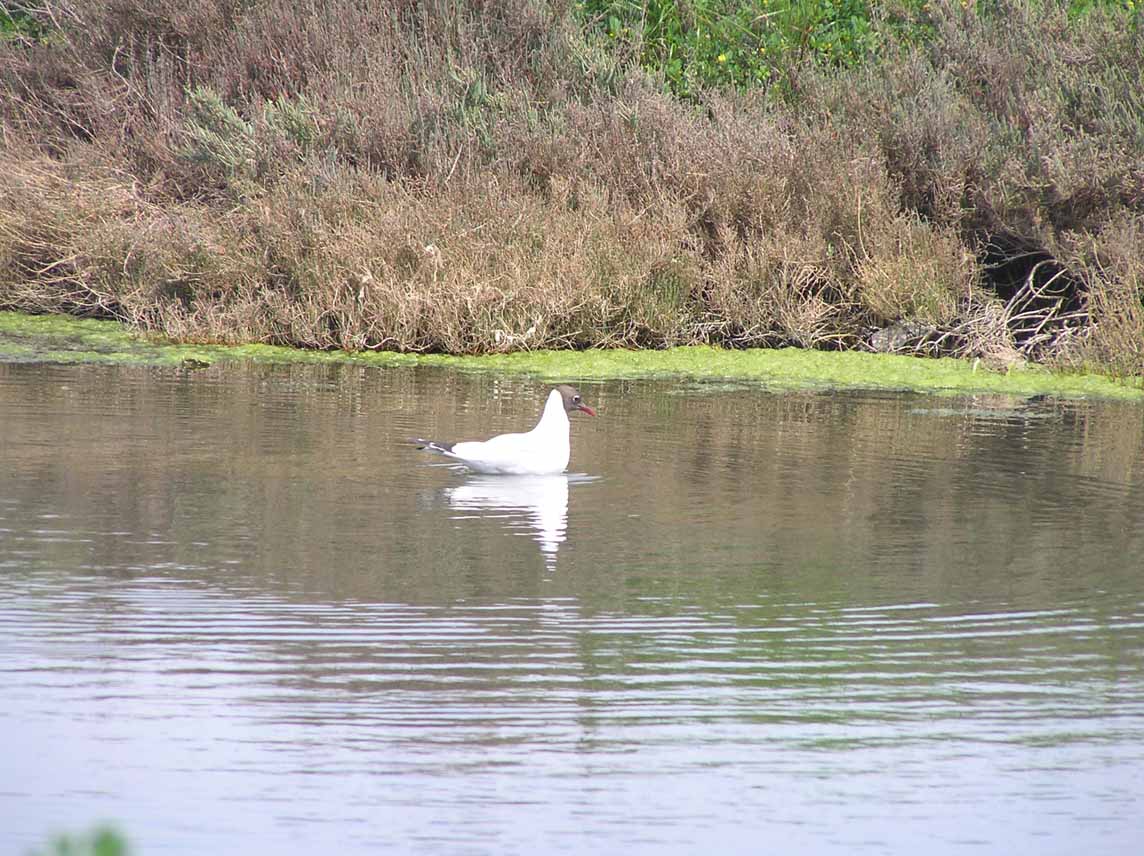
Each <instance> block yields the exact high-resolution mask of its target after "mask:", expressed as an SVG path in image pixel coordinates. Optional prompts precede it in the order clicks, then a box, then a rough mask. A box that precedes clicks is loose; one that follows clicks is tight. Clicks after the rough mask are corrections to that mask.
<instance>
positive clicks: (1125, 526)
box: [0, 363, 1144, 854]
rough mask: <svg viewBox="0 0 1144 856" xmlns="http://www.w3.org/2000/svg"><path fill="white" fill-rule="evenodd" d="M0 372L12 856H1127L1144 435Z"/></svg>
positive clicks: (151, 372) (722, 402)
mask: <svg viewBox="0 0 1144 856" xmlns="http://www.w3.org/2000/svg"><path fill="white" fill-rule="evenodd" d="M580 389H581V391H582V392H583V393H584V396H585V400H586V401H587V402H588V403H589V404H591V405H593V406H595V407H597V408H598V409H599V416H598V417H597V418H595V419H592V418H588V417H586V416H584V417H581V416H576V417H574V418H573V420H572V421H573V425H572V433H573V439H572V463H571V465H570V468H569V474H568V475H567V476H556V477H545V478H532V479H529V478H511V477H510V478H505V477H501V478H498V477H488V476H475V475H467V474H465V473H463V472H459V471H457V470H456V469H455V468H453V467H450V466H448V465H447V462H446V461H445V460H443V459H442V458H439V457H434V456H431V455H429V454H427V453H424V452H418V451H416V450H415V449H413V448H412V447H411V446H410V445H408V444H407V443H406V440H407V438H409V437H411V436H432V437H438V438H440V439H444V440H450V439H468V438H477V437H484V436H488V435H490V434H492V433H499V432H503V431H510V430H522V429H524V428H527V427H530V426H531V424H532V423H533V422H534V421H535V419H536V416H537V414H538V413H539V410H540V407H541V405H542V403H543V400H544V396H545V394H546V392H547V388H546V386H545V385H544V384H543V383H541V382H538V381H536V380H532V379H529V378H527V377H509V378H506V377H504V376H499V375H495V374H491V373H465V372H459V371H453V370H446V369H440V368H425V367H402V366H397V367H390V368H377V367H363V366H354V365H273V364H265V365H260V364H253V363H247V364H244V363H230V364H225V365H218V366H211V367H208V368H202V369H198V370H194V369H191V368H179V367H153V366H152V367H147V366H117V365H87V366H85V365H72V366H57V365H44V364H35V363H30V364H0V672H2V676H3V677H2V681H3V684H2V685H3V688H4V693H3V695H4V702H3V704H2V705H0V757H3V758H4V762H3V763H4V775H3V779H2V785H0V789H2V804H3V812H2V814H3V817H4V823H3V829H2V830H0V850H3V851H4V852H14V853H25V852H27V851H29V850H30V849H32V848H34V847H37V846H41V845H43V843H44V842H45V841H47V840H48V838H49V837H50V835H51V834H53V833H55V832H59V831H77V830H83V829H87V828H90V826H91V825H92V824H94V823H95V822H97V821H103V820H107V821H112V822H113V823H114V824H115V826H116V827H117V828H118V829H119V830H121V831H122V832H123V834H124V835H125V836H126V837H127V839H128V841H129V843H130V844H131V845H132V846H133V848H134V852H137V853H142V854H183V853H186V854H192V853H193V854H201V853H257V852H266V853H271V852H272V853H279V854H281V853H302V852H337V853H351V854H352V853H378V852H387V851H389V852H410V851H415V852H420V853H450V854H451V853H494V852H495V853H521V854H526V853H527V854H531V853H540V852H567V853H588V852H591V853H611V852H621V851H622V852H628V853H656V854H661V853H694V852H697V851H698V850H700V849H701V848H711V849H714V850H715V851H717V852H764V851H771V852H779V853H792V852H798V853H803V854H816V853H832V854H833V853H838V854H843V853H844V854H864V853H870V854H874V853H886V852H913V851H918V852H926V853H955V852H956V853H961V852H967V851H977V852H981V853H997V852H1014V853H1028V852H1036V853H1039V854H1044V853H1062V854H1064V853H1076V852H1078V851H1082V850H1088V851H1092V852H1105V853H1125V852H1131V851H1132V850H1133V848H1135V847H1137V846H1138V844H1139V841H1140V840H1141V837H1142V836H1144V805H1142V802H1144V800H1142V798H1141V794H1144V570H1142V569H1144V527H1142V526H1141V522H1142V521H1144V407H1141V406H1140V405H1139V404H1138V403H1129V402H1113V401H1103V402H1098V401H1062V400H1055V399H1052V398H1043V397H1033V398H1013V397H1006V396H1000V395H998V396H978V397H938V396H924V395H917V394H907V393H889V392H884V393H873V392H850V393H844V392H823V391H819V392H791V391H785V392H778V391H774V390H769V389H767V388H765V387H763V386H759V385H757V384H751V383H746V382H744V383H720V382H714V381H709V382H699V381H686V380H676V381H667V380H655V381H653V380H640V381H608V382H593V383H582V384H580Z"/></svg>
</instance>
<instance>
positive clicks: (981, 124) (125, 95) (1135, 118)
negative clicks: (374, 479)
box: [0, 0, 1144, 375]
mask: <svg viewBox="0 0 1144 856" xmlns="http://www.w3.org/2000/svg"><path fill="white" fill-rule="evenodd" d="M604 5H606V4H593V3H572V2H559V0H549V1H548V2H541V0H509V2H505V3H502V4H483V3H478V2H467V0H448V2H447V0H424V2H409V3H400V4H386V3H369V2H365V3H362V2H353V0H330V2H328V3H324V4H310V3H306V2H301V0H263V2H258V3H246V2H237V0H180V2H174V0H149V2H143V0H121V2H117V3H114V4H106V3H96V2H94V0H92V2H88V0H74V2H69V3H57V2H53V0H48V2H46V3H43V4H37V5H36V6H35V7H34V8H33V7H32V6H29V7H28V9H29V10H30V11H28V12H26V13H22V17H21V20H22V21H24V22H29V21H32V20H34V21H35V22H36V23H35V25H34V27H33V25H32V24H31V23H24V24H22V25H21V26H22V28H23V29H22V30H20V31H14V32H13V34H12V35H11V36H8V37H6V38H5V39H4V40H3V41H0V117H2V120H3V124H4V130H3V138H2V140H0V307H7V308H17V309H23V310H31V311H40V312H67V313H72V314H79V315H86V316H97V317H109V318H117V319H121V320H124V321H126V322H127V323H128V324H130V325H133V326H135V327H137V328H140V329H143V330H152V331H162V332H164V333H166V334H168V335H170V336H172V337H174V338H176V339H179V340H182V341H185V342H190V343H230V344H237V343H264V344H281V345H294V346H301V347H305V348H315V349H349V350H382V351H401V352H438V353H448V354H486V353H508V352H515V351H530V350H536V349H585V348H597V347H602V348H608V347H615V346H625V347H644V348H667V347H671V346H677V345H718V346H725V347H735V348H745V347H758V346H777V345H797V346H802V347H807V348H816V349H849V350H858V351H863V350H864V351H871V350H884V351H898V352H903V353H921V354H928V355H954V356H966V357H974V358H977V357H979V358H982V360H983V364H984V365H987V366H992V367H996V368H1007V367H1009V366H1012V365H1017V364H1020V363H1021V362H1022V361H1025V360H1028V361H1033V362H1044V363H1049V364H1052V365H1054V366H1057V367H1069V368H1073V369H1090V370H1099V371H1103V372H1107V373H1112V374H1119V375H1140V374H1141V373H1144V118H1142V117H1144V95H1142V94H1141V89H1140V87H1139V85H1138V84H1139V80H1140V79H1142V78H1144V28H1142V27H1141V14H1140V12H1139V11H1137V10H1136V9H1135V7H1134V5H1133V4H1131V3H1112V4H1106V3H1097V4H1092V8H1088V9H1081V8H1080V7H1081V6H1082V5H1083V4H1075V3H1074V4H1072V5H1071V6H1070V5H1066V4H1059V3H1056V2H1036V3H1010V2H1000V3H988V4H985V3H978V4H972V3H971V4H967V5H966V6H964V7H963V6H962V5H961V4H960V3H945V2H940V0H939V2H934V3H930V4H927V5H925V6H921V5H919V4H914V3H901V4H898V5H893V4H877V5H875V6H873V7H871V6H868V5H864V4H861V8H862V9H863V15H864V16H865V17H863V18H862V21H863V22H864V23H863V24H862V26H861V27H858V30H855V31H854V32H853V33H851V35H850V36H849V37H848V38H849V41H848V42H846V44H847V45H848V47H847V48H846V51H845V52H844V53H839V50H841V49H840V48H838V49H834V50H833V52H832V49H831V47H830V45H833V44H834V42H831V41H830V39H829V36H828V35H827V36H821V35H820V34H819V30H814V31H812V30H810V29H809V28H808V27H809V25H807V26H806V27H804V29H802V30H798V29H797V28H796V29H793V30H789V26H791V25H790V24H789V21H790V20H791V19H790V16H789V15H788V16H787V17H786V18H783V17H782V16H778V17H769V16H768V15H761V16H755V17H750V18H748V19H744V20H746V21H747V23H748V24H749V26H748V28H747V30H746V31H744V32H746V35H743V34H742V33H740V36H741V37H735V36H734V32H738V31H733V30H728V31H727V32H728V33H729V34H730V35H724V36H721V38H724V39H725V40H727V44H728V45H731V46H733V48H734V50H732V49H731V47H728V49H727V50H725V51H723V52H722V53H718V54H714V56H713V57H712V55H711V54H710V51H708V52H707V53H703V51H702V50H700V49H699V47H695V48H694V50H693V51H692V53H691V54H680V56H681V57H682V59H681V60H680V65H679V66H678V67H677V66H671V65H669V64H668V63H667V62H664V63H662V64H661V65H662V67H661V68H660V69H659V70H658V71H656V70H655V68H656V66H655V58H656V56H657V54H656V50H661V49H662V46H661V47H660V48H657V47H656V45H655V44H654V43H650V41H649V37H648V36H647V34H646V33H645V32H643V31H637V30H636V29H634V28H633V27H631V26H627V23H626V19H621V17H619V16H617V15H614V14H608V15H606V16H604V17H601V16H602V15H603V13H602V12H600V10H601V9H602V8H603V6H604ZM628 5H630V4H628ZM636 5H637V6H639V8H640V9H643V8H645V7H650V5H651V4H642V5H641V4H636ZM661 5H663V4H661ZM705 5H706V6H712V5H713V4H697V6H696V8H698V7H699V6H705ZM811 5H814V4H811ZM657 8H658V7H657ZM689 8H690V7H689ZM605 11H606V10H605ZM621 11H622V10H621ZM772 20H773V21H775V22H778V23H775V26H778V25H779V23H782V25H783V26H788V31H784V32H785V35H784V32H777V31H772V30H770V29H768V27H770V26H771V25H770V24H769V23H768V22H770V21H772ZM855 20H857V19H855ZM784 22H785V23H784ZM700 23H701V22H698V23H697V22H696V21H695V20H690V21H688V20H682V19H681V20H680V22H679V27H680V28H682V29H681V30H680V31H679V33H678V34H677V37H678V40H681V41H679V43H680V44H681V45H683V44H685V43H686V40H687V39H692V41H693V42H695V38H694V37H695V34H696V32H697V30H696V29H695V28H696V27H698V26H699V24H700ZM819 23H821V22H819ZM673 26H674V25H673ZM855 26H857V25H855ZM688 27H690V28H691V29H687V28H688ZM751 27H754V28H755V29H754V30H752V29H750V28H751ZM625 28H626V29H625ZM671 32H672V33H674V31H671ZM748 36H749V37H750V39H754V40H755V41H753V42H752V41H750V39H748ZM804 36H805V49H797V48H798V45H799V44H800V42H799V39H803V38H804ZM670 38H676V36H674V35H671V34H670V33H669V41H670ZM736 38H737V39H738V40H737V41H736V40H735V39H736ZM812 38H813V39H815V40H816V41H813V42H812V41H811V39H812ZM696 44H698V42H696ZM768 46H770V48H768ZM747 48H751V49H752V50H753V53H750V51H747V50H746V49H747ZM759 48H763V49H764V50H763V53H759ZM767 49H769V50H771V54H770V55H769V56H767V58H766V60H765V62H764V61H762V60H759V61H756V60H754V59H751V60H750V62H748V56H751V57H753V56H766V50H767ZM704 50H706V49H704ZM736 51H738V52H736ZM720 56H723V57H724V59H723V60H722V61H720V59H719V57H720ZM689 57H694V59H689ZM669 59H670V58H669ZM685 59H686V60H687V61H688V62H689V63H691V64H690V65H684V64H683V60H685ZM704 63H706V65H704ZM728 63H730V66H728ZM752 63H753V64H752ZM705 68H706V69H707V71H704V69H705ZM728 68H730V69H731V70H732V71H734V70H735V69H746V70H747V71H748V72H750V73H751V74H754V75H755V79H754V81H753V82H752V81H751V80H749V79H747V78H746V77H743V76H742V75H740V76H738V77H736V76H735V75H733V74H731V72H730V71H727V70H726V69H728ZM720 75H722V76H723V78H726V79H723V78H721V77H720ZM768 81H771V83H770V84H768Z"/></svg>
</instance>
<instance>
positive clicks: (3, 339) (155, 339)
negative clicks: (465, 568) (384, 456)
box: [0, 312, 1144, 401]
mask: <svg viewBox="0 0 1144 856" xmlns="http://www.w3.org/2000/svg"><path fill="white" fill-rule="evenodd" d="M239 360H250V361H256V362H274V363H287V362H290V363H350V364H355V365H372V366H378V367H387V366H439V367H446V368H453V369H457V370H461V371H490V372H502V373H515V374H529V375H534V376H536V377H540V378H544V379H551V380H557V379H578V380H606V379H610V378H656V377H684V378H689V379H693V380H701V381H716V380H735V381H745V382H751V383H757V384H760V385H763V386H766V387H768V388H774V389H875V390H908V391H912V392H931V393H946V394H970V393H985V392H988V393H1001V394H1006V395H1014V396H1032V395H1051V396H1054V397H1060V398H1119V399H1135V400H1142V401H1144V382H1142V381H1141V380H1140V379H1136V380H1133V381H1127V380H1116V379H1113V378H1107V377H1102V376H1099V375H1082V374H1071V373H1060V372H1050V371H1048V370H1046V369H1043V368H1039V367H1029V368H1022V369H1014V370H1012V371H1010V372H1008V373H1000V372H993V371H989V370H987V369H985V368H982V367H980V366H979V365H977V364H975V363H974V362H971V361H967V360H954V359H923V358H918V357H906V356H898V355H891V354H865V353H857V352H826V351H804V350H799V349H795V348H786V349H779V350H771V349H751V350H741V351H736V350H725V349H721V348H712V347H706V346H694V347H680V348H671V349H668V350H664V351H649V350H645V351H625V350H607V351H605V350H597V351H534V352H527V353H514V354H493V355H489V356H481V357H451V356H445V355H441V354H424V355H415V354H393V353H375V352H342V351H335V352H329V351H306V350H299V349H295V348H285V347H278V346H273V345H241V346H224V345H183V344H177V343H172V342H169V341H167V340H165V339H163V338H162V337H159V336H154V335H145V334H140V333H136V332H133V331H131V330H130V329H128V328H127V327H125V326H124V325H122V324H120V323H118V322H115V321H99V320H93V319H81V318H71V317H67V316H59V315H26V314H23V313H19V312H0V362H7V363H115V364H138V365H156V366H204V365H213V364H217V363H226V362H233V361H239Z"/></svg>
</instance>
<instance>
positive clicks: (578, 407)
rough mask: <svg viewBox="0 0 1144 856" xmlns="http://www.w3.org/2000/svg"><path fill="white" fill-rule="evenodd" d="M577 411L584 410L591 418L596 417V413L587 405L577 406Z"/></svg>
mask: <svg viewBox="0 0 1144 856" xmlns="http://www.w3.org/2000/svg"><path fill="white" fill-rule="evenodd" d="M576 409H577V410H583V411H584V412H585V413H587V414H588V415H589V416H595V415H596V411H595V410H593V409H592V408H591V407H589V406H588V405H587V404H577V405H576Z"/></svg>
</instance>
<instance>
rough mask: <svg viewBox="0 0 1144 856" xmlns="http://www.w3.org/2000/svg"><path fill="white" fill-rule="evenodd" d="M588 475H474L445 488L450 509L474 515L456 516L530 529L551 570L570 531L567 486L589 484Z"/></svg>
mask: <svg viewBox="0 0 1144 856" xmlns="http://www.w3.org/2000/svg"><path fill="white" fill-rule="evenodd" d="M589 480H591V479H590V478H589V477H586V476H568V475H565V474H563V473H561V474H560V475H548V476H479V475H477V476H471V477H469V478H468V479H466V480H465V482H464V483H463V484H460V485H458V486H456V487H451V488H446V489H445V498H446V499H447V500H448V502H449V506H450V507H451V508H453V509H454V510H456V511H464V512H475V514H464V515H454V517H455V518H456V517H470V516H479V517H495V518H501V519H503V520H504V521H505V523H506V525H507V526H509V527H511V528H523V527H527V528H529V529H531V530H532V531H531V535H532V537H533V539H535V541H536V542H537V543H538V544H539V545H540V553H541V555H542V556H543V557H544V562H545V565H546V566H547V567H548V569H549V570H551V569H552V568H554V567H555V565H556V553H557V551H558V550H559V549H560V545H561V544H563V543H564V539H565V537H566V532H567V529H568V486H569V484H570V483H572V482H576V481H589Z"/></svg>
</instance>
